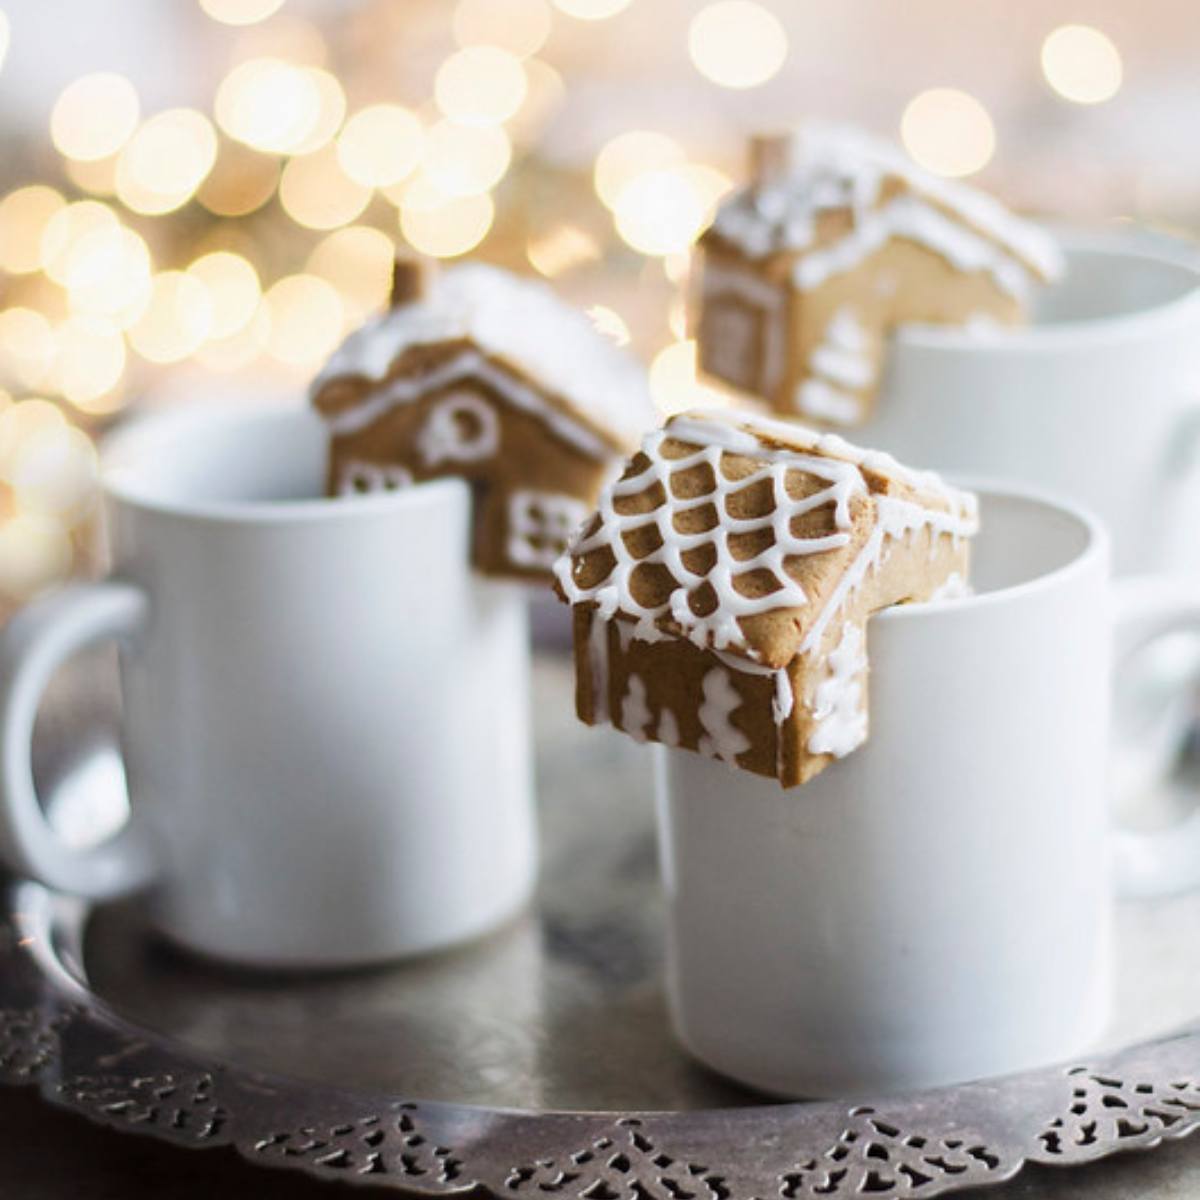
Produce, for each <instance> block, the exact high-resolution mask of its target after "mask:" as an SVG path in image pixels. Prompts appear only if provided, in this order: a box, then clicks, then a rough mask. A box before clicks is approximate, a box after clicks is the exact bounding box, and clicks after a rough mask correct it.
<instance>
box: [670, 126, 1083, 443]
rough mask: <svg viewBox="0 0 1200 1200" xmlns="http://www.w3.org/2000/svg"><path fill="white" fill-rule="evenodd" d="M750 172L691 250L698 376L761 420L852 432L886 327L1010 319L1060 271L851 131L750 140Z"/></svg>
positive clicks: (986, 212)
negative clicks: (776, 416) (761, 404)
mask: <svg viewBox="0 0 1200 1200" xmlns="http://www.w3.org/2000/svg"><path fill="white" fill-rule="evenodd" d="M752 174H753V178H752V181H751V183H750V184H749V186H747V187H745V188H743V189H741V190H740V191H738V192H736V193H734V194H733V195H732V196H731V197H730V198H729V199H728V200H727V201H726V202H725V203H724V204H723V205H722V206H721V207H720V209H719V210H718V212H717V214H716V217H715V219H714V222H713V224H712V226H711V227H710V229H709V230H708V231H707V232H706V233H705V234H704V236H703V237H702V239H701V241H700V250H699V254H700V259H699V262H698V269H697V271H696V272H695V274H694V279H695V281H696V291H695V293H694V295H693V324H694V326H695V327H696V330H697V338H698V342H699V361H700V365H701V367H702V369H703V370H705V371H707V372H708V373H709V374H710V375H713V376H715V377H717V378H719V379H721V380H723V381H724V382H726V383H728V384H731V385H732V386H733V387H735V388H738V389H740V390H742V391H744V392H747V393H750V394H752V395H754V396H756V397H758V398H760V399H762V400H764V401H766V402H767V403H768V404H769V405H770V407H771V408H772V409H774V410H775V411H776V412H779V413H782V414H787V415H791V416H800V417H803V418H806V419H809V420H815V421H819V422H823V423H828V424H834V425H854V424H858V423H861V422H862V421H864V420H865V419H866V418H867V417H868V416H869V415H870V412H871V408H872V405H873V404H874V402H875V397H876V393H877V391H878V388H879V382H880V375H881V367H882V362H883V356H884V350H885V344H886V339H887V337H888V335H889V333H890V332H891V331H892V330H893V329H894V328H895V326H897V325H899V324H902V323H907V322H917V323H926V324H947V323H949V324H972V323H973V324H977V325H981V324H983V323H988V324H1001V325H1011V324H1015V323H1019V322H1021V321H1022V320H1023V319H1024V317H1025V313H1026V309H1027V303H1028V299H1029V296H1030V292H1031V289H1032V288H1033V287H1035V286H1036V285H1038V284H1039V283H1042V282H1044V281H1046V280H1049V279H1052V278H1054V277H1055V276H1057V275H1058V273H1059V272H1060V271H1061V256H1060V253H1059V251H1058V248H1057V246H1056V245H1055V243H1054V242H1053V240H1052V239H1051V238H1050V237H1049V236H1048V235H1047V234H1046V233H1044V232H1043V231H1042V230H1040V229H1038V228H1036V227H1035V226H1033V225H1031V224H1029V223H1028V222H1026V221H1024V220H1021V219H1019V218H1017V217H1015V216H1013V215H1012V214H1011V213H1010V212H1008V211H1007V210H1006V209H1005V208H1004V207H1003V206H1002V205H1001V204H1000V203H999V202H998V201H996V200H995V199H993V198H992V197H991V196H988V195H986V194H984V193H983V192H980V191H977V190H975V189H973V188H970V187H967V186H966V185H964V184H961V183H956V182H953V181H950V180H946V179H941V178H938V177H936V176H934V175H931V174H929V173H928V172H925V171H922V170H920V169H919V168H918V167H916V166H915V165H914V164H912V163H911V162H910V161H909V160H908V159H906V158H905V157H904V155H903V154H902V153H901V152H900V151H899V150H897V149H895V148H894V147H892V146H891V145H889V144H887V143H885V142H881V141H878V140H876V139H873V138H870V137H868V136H866V135H865V134H861V133H859V132H857V131H853V130H847V129H840V128H828V127H823V126H810V127H806V128H805V129H803V130H801V131H800V132H798V133H795V134H792V135H789V136H786V137H773V138H761V139H758V140H757V141H756V142H755V144H754V147H753V168H752Z"/></svg>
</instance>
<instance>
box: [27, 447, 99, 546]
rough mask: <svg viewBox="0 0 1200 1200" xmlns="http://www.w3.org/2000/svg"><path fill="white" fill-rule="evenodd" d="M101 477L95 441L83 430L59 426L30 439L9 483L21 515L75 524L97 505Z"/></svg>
mask: <svg viewBox="0 0 1200 1200" xmlns="http://www.w3.org/2000/svg"><path fill="white" fill-rule="evenodd" d="M97 475H98V467H97V462H96V449H95V447H94V446H93V445H92V441H91V439H90V438H89V437H88V436H87V434H85V433H84V432H83V431H82V430H81V429H74V428H72V427H71V426H69V425H57V426H49V427H46V428H44V429H40V430H38V431H37V432H36V433H35V434H33V436H31V437H30V438H28V439H27V441H26V443H25V445H24V446H23V447H22V448H21V451H20V453H19V454H18V455H16V456H15V460H14V463H13V468H12V473H11V475H10V478H9V483H10V486H11V487H12V489H13V493H14V496H15V499H16V503H17V508H18V510H19V511H21V512H24V513H35V514H38V515H40V516H47V517H56V518H58V520H60V521H64V522H66V523H67V524H73V523H75V522H76V521H78V520H79V518H80V517H81V516H82V515H83V514H84V513H85V512H86V511H87V510H88V509H89V508H91V506H92V504H93V503H94V502H95V497H96V478H97Z"/></svg>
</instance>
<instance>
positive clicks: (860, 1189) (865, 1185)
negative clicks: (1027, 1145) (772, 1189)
mask: <svg viewBox="0 0 1200 1200" xmlns="http://www.w3.org/2000/svg"><path fill="white" fill-rule="evenodd" d="M1004 1165H1005V1164H1004V1162H1003V1160H1002V1158H1001V1156H1000V1155H999V1154H997V1153H995V1152H994V1151H992V1150H989V1149H988V1147H987V1146H986V1145H985V1144H984V1143H983V1142H982V1141H980V1140H978V1139H976V1138H971V1137H968V1136H965V1135H964V1136H962V1137H937V1136H932V1135H928V1134H924V1133H907V1132H905V1131H904V1130H902V1129H900V1128H898V1127H897V1126H896V1125H893V1124H892V1123H891V1122H890V1121H887V1120H885V1119H884V1118H882V1117H880V1116H878V1115H877V1114H876V1112H875V1110H874V1109H873V1108H868V1107H865V1106H864V1107H860V1108H855V1109H852V1110H851V1112H850V1121H849V1123H848V1124H847V1125H846V1128H845V1129H844V1130H843V1131H842V1134H841V1136H840V1137H839V1138H838V1139H837V1141H836V1142H835V1143H834V1144H833V1145H832V1146H830V1147H829V1149H828V1150H826V1151H825V1152H824V1154H822V1155H820V1156H819V1157H817V1158H810V1159H807V1160H806V1161H804V1162H801V1163H799V1164H798V1165H797V1167H796V1169H795V1170H794V1171H789V1172H788V1173H787V1174H786V1175H784V1177H783V1179H782V1181H781V1184H780V1188H779V1193H780V1195H781V1196H783V1197H784V1200H802V1198H803V1200H807V1198H808V1197H820V1196H860V1195H871V1196H883V1197H892V1196H917V1195H931V1194H933V1193H934V1192H935V1191H940V1190H943V1189H942V1188H940V1187H935V1186H934V1185H936V1184H942V1185H944V1184H946V1183H949V1182H953V1183H954V1185H955V1186H956V1187H966V1186H968V1185H971V1186H974V1185H975V1184H979V1183H986V1182H987V1181H988V1179H989V1177H991V1176H994V1175H995V1174H996V1173H997V1172H999V1171H1000V1170H1001V1168H1002V1167H1003V1166H1004Z"/></svg>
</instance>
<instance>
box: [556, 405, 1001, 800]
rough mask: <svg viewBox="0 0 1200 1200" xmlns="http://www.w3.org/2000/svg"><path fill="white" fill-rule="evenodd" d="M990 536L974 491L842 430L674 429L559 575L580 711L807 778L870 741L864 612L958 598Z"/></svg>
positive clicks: (718, 416) (607, 496)
mask: <svg viewBox="0 0 1200 1200" xmlns="http://www.w3.org/2000/svg"><path fill="white" fill-rule="evenodd" d="M977 528H978V516H977V510H976V505H975V500H974V497H972V496H970V495H969V494H968V493H964V492H960V491H958V490H956V489H954V488H951V487H949V486H947V485H946V484H945V483H943V482H942V480H941V479H940V478H938V477H937V476H936V475H933V474H931V473H928V472H919V471H912V470H909V469H908V468H906V467H903V466H901V465H900V464H899V463H897V462H896V461H895V460H894V459H893V458H891V457H890V456H888V455H886V454H881V453H878V452H872V451H864V450H860V449H858V448H857V447H854V446H851V445H850V444H849V443H848V442H845V441H843V440H842V439H841V438H839V437H837V436H835V435H833V434H819V433H815V432H812V431H809V430H805V429H802V428H800V427H798V426H795V425H792V424H788V423H784V422H779V421H773V420H770V419H769V418H763V417H751V416H747V415H745V414H742V413H736V412H731V411H709V412H703V413H691V414H684V415H682V416H678V417H675V418H673V419H672V420H671V421H669V422H668V423H667V425H666V426H665V427H663V428H662V429H658V430H655V431H654V432H652V433H651V434H649V435H648V436H647V437H646V439H645V440H644V442H643V445H642V450H641V452H640V453H639V454H638V455H636V456H635V457H634V458H633V459H632V460H631V461H630V463H629V464H628V466H627V468H626V471H625V474H624V475H623V476H622V477H621V478H620V479H618V480H616V481H615V482H614V483H612V484H611V485H610V486H609V487H608V488H606V489H605V490H604V492H603V493H602V494H601V496H600V498H599V501H598V503H597V508H596V511H595V512H594V513H593V514H592V516H591V518H590V520H588V521H587V523H586V524H584V525H583V527H582V528H581V529H580V531H579V533H578V534H577V535H576V537H575V539H574V541H573V542H572V544H571V547H570V551H569V552H568V553H567V554H566V555H564V556H563V557H562V558H561V559H560V560H559V562H558V564H557V566H556V574H557V578H558V586H559V590H560V593H561V595H562V596H563V598H564V599H565V600H566V601H567V602H568V603H570V604H572V605H573V606H576V607H577V608H578V609H579V610H580V611H581V612H582V614H583V615H584V616H585V618H586V620H585V621H584V622H583V623H582V624H580V622H578V621H577V623H576V636H577V642H576V662H577V667H578V669H579V671H580V675H581V680H580V683H581V687H580V689H579V693H578V695H579V704H580V715H581V717H582V718H583V719H584V720H585V721H589V722H593V723H594V722H603V721H608V720H611V721H613V723H614V724H616V725H618V727H620V728H622V729H625V730H626V731H628V732H630V733H632V734H634V736H636V737H638V738H639V739H641V738H644V737H646V736H651V737H652V738H653V740H657V741H662V742H665V743H667V744H675V745H680V746H683V747H685V748H688V749H692V750H697V751H699V752H700V753H703V754H707V755H709V756H711V757H714V758H718V759H721V760H722V761H724V762H727V763H729V764H731V765H736V766H742V767H745V768H747V769H750V770H754V771H756V772H758V773H760V774H770V775H774V776H776V777H777V778H779V779H780V781H781V782H784V783H785V784H788V785H790V784H795V783H801V782H804V780H805V779H807V778H810V777H811V776H812V775H813V774H815V773H816V772H817V771H818V770H820V769H822V768H823V766H825V765H827V764H828V762H829V761H830V760H831V759H834V758H840V757H843V756H844V755H846V754H848V753H850V752H851V751H852V750H854V749H855V748H856V747H857V746H859V745H861V744H862V742H863V741H864V740H865V739H866V736H867V697H866V680H867V674H868V665H867V655H866V635H865V623H866V620H867V618H868V616H869V615H870V614H871V613H872V612H874V611H876V610H877V609H879V608H882V607H886V606H887V605H890V604H894V603H898V602H900V601H904V600H928V599H930V598H931V597H933V596H934V595H936V594H941V595H944V596H946V597H947V598H949V596H950V595H952V594H955V593H958V592H961V589H962V587H963V580H965V578H966V571H967V549H968V547H967V540H968V539H969V538H971V537H972V536H973V535H974V533H975V532H976V530H977ZM635 680H636V683H635ZM680 689H683V690H684V691H685V694H686V695H687V696H688V698H689V707H690V709H691V712H690V715H689V713H686V712H684V711H683V710H681V709H679V708H678V706H677V705H678V700H677V696H678V691H679V690H680ZM671 692H673V693H674V694H669V693H671ZM622 697H624V700H622V699H621V698H622ZM735 714H740V715H739V716H738V717H737V720H736V722H735V720H734V716H735ZM647 731H653V732H652V733H650V734H648V732H647Z"/></svg>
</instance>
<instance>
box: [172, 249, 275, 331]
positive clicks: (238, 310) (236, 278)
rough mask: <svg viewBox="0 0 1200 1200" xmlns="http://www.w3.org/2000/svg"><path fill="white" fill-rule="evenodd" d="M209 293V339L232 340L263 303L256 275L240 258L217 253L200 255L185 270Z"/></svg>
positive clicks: (237, 255) (223, 251)
mask: <svg viewBox="0 0 1200 1200" xmlns="http://www.w3.org/2000/svg"><path fill="white" fill-rule="evenodd" d="M187 273H188V275H190V276H191V277H192V278H193V279H197V280H199V281H200V283H202V284H203V285H204V287H205V288H206V289H207V291H208V298H209V303H210V304H211V306H212V324H211V326H210V328H209V330H208V333H207V335H206V337H207V338H209V339H217V340H220V339H223V338H228V337H232V336H233V335H234V334H235V333H237V332H239V331H240V330H242V329H244V328H245V327H246V326H247V325H249V324H250V322H251V321H253V320H254V317H255V314H256V313H257V312H258V306H259V302H260V301H261V299H262V286H261V285H260V283H259V280H258V272H257V271H256V270H255V269H254V267H253V265H252V264H251V263H250V262H249V261H248V260H247V259H245V258H243V257H242V256H241V255H240V254H233V253H231V252H230V251H228V250H216V251H214V252H213V253H211V254H204V255H201V257H200V258H197V259H196V260H195V261H194V262H193V263H192V264H191V266H189V267H188V269H187Z"/></svg>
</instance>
